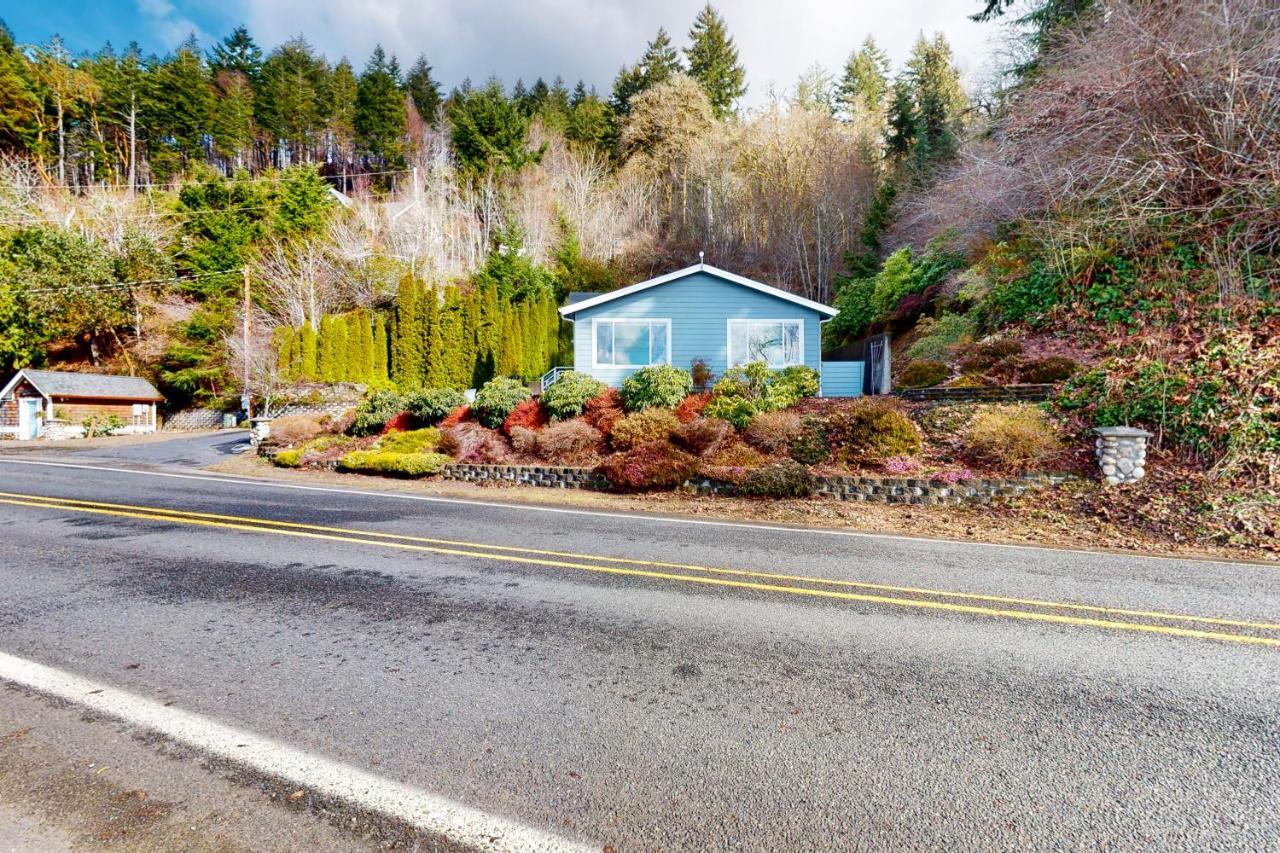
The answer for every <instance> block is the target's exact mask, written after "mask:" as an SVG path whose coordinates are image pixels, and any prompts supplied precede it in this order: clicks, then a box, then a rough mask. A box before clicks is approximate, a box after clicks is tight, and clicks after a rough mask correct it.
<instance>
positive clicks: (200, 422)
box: [161, 409, 222, 432]
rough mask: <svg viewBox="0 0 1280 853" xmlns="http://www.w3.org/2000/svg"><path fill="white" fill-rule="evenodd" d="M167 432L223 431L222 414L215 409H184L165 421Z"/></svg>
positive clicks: (164, 427)
mask: <svg viewBox="0 0 1280 853" xmlns="http://www.w3.org/2000/svg"><path fill="white" fill-rule="evenodd" d="M161 428H162V429H164V430H166V431H173V432H180V431H184V430H200V429H221V428H222V412H219V411H217V410H215V409H183V410H182V411H180V412H174V413H173V414H172V415H169V417H167V418H165V419H164V426H163V427H161Z"/></svg>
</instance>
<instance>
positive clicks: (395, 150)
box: [355, 45, 408, 166]
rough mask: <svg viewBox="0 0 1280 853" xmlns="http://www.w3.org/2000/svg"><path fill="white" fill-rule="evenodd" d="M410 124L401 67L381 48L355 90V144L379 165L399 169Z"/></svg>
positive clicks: (366, 66)
mask: <svg viewBox="0 0 1280 853" xmlns="http://www.w3.org/2000/svg"><path fill="white" fill-rule="evenodd" d="M407 121H408V119H407V118H406V115H405V105H404V94H403V93H402V92H401V91H400V74H399V66H398V65H397V64H396V60H395V57H394V56H393V57H392V58H391V59H390V60H389V61H388V59H387V55H386V53H385V52H384V51H383V50H382V45H378V46H377V47H375V48H374V50H373V55H372V56H370V57H369V62H368V64H366V65H365V68H364V72H363V73H361V75H360V82H359V84H358V85H357V87H356V109H355V131H356V144H357V146H358V147H359V149H360V150H361V152H362V153H364V154H365V156H367V157H369V158H371V159H373V160H375V161H377V162H378V163H380V164H383V165H389V166H398V165H399V164H401V163H402V162H403V160H404V157H403V154H404V135H405V130H406V127H407Z"/></svg>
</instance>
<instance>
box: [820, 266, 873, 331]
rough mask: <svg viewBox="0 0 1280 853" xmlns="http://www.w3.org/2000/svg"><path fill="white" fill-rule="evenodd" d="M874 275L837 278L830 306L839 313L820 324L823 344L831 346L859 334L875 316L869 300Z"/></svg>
mask: <svg viewBox="0 0 1280 853" xmlns="http://www.w3.org/2000/svg"><path fill="white" fill-rule="evenodd" d="M875 289H876V280H875V279H874V278H853V279H845V280H843V281H841V280H840V279H837V281H836V298H835V302H834V303H833V305H832V307H834V308H837V309H839V310H840V313H839V314H837V315H836V316H834V317H832V318H831V322H829V323H827V324H826V325H825V326H823V329H822V334H823V339H822V343H823V346H824V347H826V348H834V347H838V346H840V345H841V344H843V343H844V342H845V341H846V340H849V339H850V338H856V337H859V336H860V335H861V334H862V333H863V332H864V331H866V329H867V327H868V326H870V325H871V323H872V321H873V320H875V319H876V309H875V306H874V305H873V304H872V303H871V296H872V294H873V293H875Z"/></svg>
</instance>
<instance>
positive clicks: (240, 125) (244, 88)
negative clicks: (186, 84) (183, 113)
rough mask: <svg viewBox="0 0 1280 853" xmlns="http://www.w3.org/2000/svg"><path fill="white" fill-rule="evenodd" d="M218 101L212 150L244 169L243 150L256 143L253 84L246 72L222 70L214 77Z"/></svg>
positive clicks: (213, 125)
mask: <svg viewBox="0 0 1280 853" xmlns="http://www.w3.org/2000/svg"><path fill="white" fill-rule="evenodd" d="M214 91H215V93H216V104H215V106H214V109H213V114H212V116H211V120H210V124H209V130H210V134H211V135H212V137H213V149H214V151H216V152H217V153H218V154H219V155H221V156H222V157H223V158H224V159H226V160H227V161H229V162H230V163H231V164H232V167H233V168H236V169H239V168H243V167H244V165H245V157H244V153H245V151H247V150H248V149H249V147H250V146H251V145H253V86H252V84H251V83H250V82H249V78H248V77H246V76H245V74H244V73H243V72H240V71H232V70H222V71H219V72H217V74H216V76H215V78H214Z"/></svg>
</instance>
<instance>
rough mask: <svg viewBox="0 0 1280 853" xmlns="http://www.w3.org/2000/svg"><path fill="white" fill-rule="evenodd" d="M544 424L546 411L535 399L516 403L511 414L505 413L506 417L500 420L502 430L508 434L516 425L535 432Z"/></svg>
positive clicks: (545, 422)
mask: <svg viewBox="0 0 1280 853" xmlns="http://www.w3.org/2000/svg"><path fill="white" fill-rule="evenodd" d="M546 425H547V413H546V412H545V411H543V409H542V405H541V404H540V403H538V401H537V400H525V401H524V402H523V403H518V404H516V407H515V408H514V409H512V410H511V414H509V415H507V419H506V420H505V421H503V422H502V431H503V432H504V433H506V434H507V435H508V436H509V435H511V430H513V429H515V428H516V427H524V428H525V429H531V430H534V431H535V432H536V431H537V430H540V429H542V428H543V427H544V426H546Z"/></svg>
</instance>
